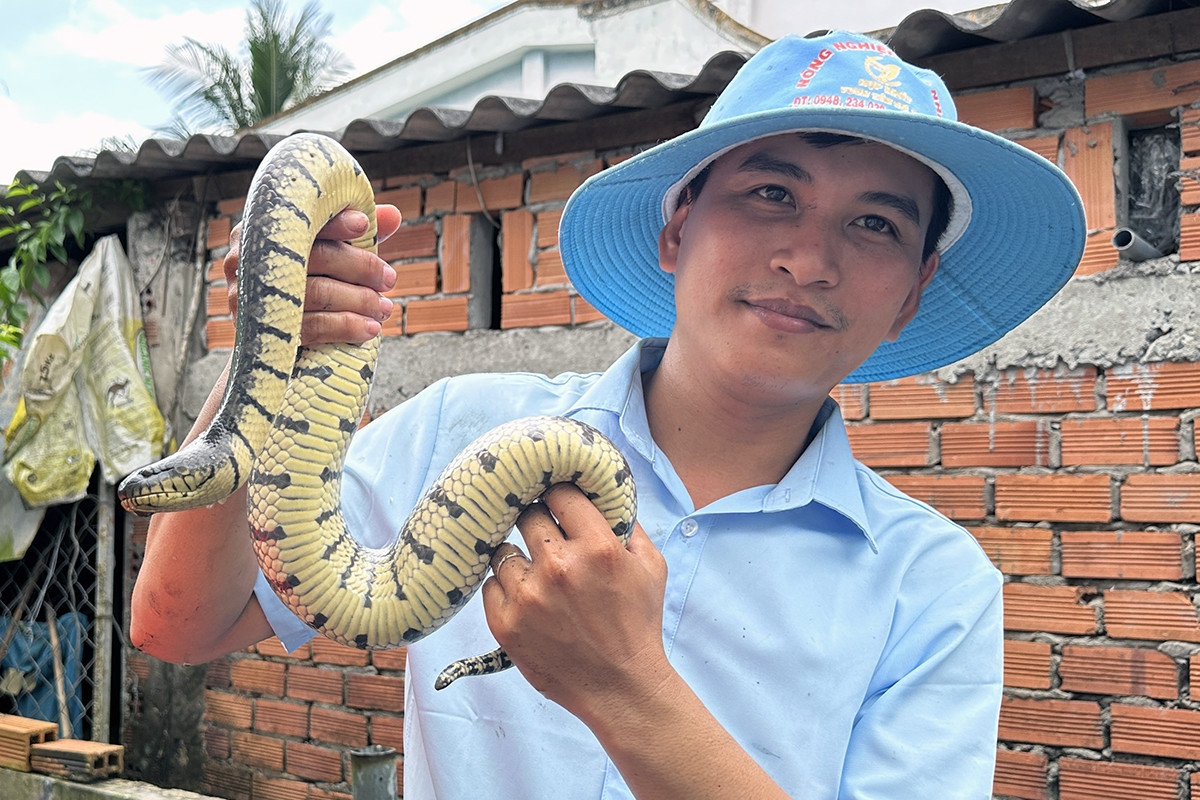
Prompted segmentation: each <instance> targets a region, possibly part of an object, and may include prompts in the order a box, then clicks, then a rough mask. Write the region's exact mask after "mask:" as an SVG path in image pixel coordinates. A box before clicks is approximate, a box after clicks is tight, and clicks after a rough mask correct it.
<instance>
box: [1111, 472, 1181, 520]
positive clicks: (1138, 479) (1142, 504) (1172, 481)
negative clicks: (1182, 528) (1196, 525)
mask: <svg viewBox="0 0 1200 800" xmlns="http://www.w3.org/2000/svg"><path fill="white" fill-rule="evenodd" d="M1121 518H1122V519H1124V520H1127V521H1130V522H1185V523H1187V522H1196V521H1197V520H1200V474H1181V475H1130V476H1129V477H1128V478H1126V479H1125V482H1124V484H1122V485H1121Z"/></svg>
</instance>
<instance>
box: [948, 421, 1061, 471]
mask: <svg viewBox="0 0 1200 800" xmlns="http://www.w3.org/2000/svg"><path fill="white" fill-rule="evenodd" d="M941 454H942V466H944V467H1046V466H1049V465H1050V423H1049V422H1048V421H1046V420H1038V421H1024V422H947V423H946V424H944V425H943V426H942V429H941Z"/></svg>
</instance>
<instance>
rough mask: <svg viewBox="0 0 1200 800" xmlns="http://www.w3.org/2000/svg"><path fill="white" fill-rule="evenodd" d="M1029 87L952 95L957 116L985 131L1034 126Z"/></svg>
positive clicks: (1030, 89)
mask: <svg viewBox="0 0 1200 800" xmlns="http://www.w3.org/2000/svg"><path fill="white" fill-rule="evenodd" d="M1035 102H1036V99H1035V97H1034V91H1033V87H1032V86H1017V87H1013V88H1011V89H989V90H986V91H982V92H972V93H970V94H961V95H955V96H954V106H955V108H956V109H957V111H958V119H959V120H960V121H961V122H966V123H967V124H969V125H974V126H975V127H977V128H983V129H984V130H987V131H1003V130H1012V129H1018V130H1028V129H1030V128H1035V127H1037V123H1036V119H1035V117H1034V103H1035Z"/></svg>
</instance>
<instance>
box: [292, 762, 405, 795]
mask: <svg viewBox="0 0 1200 800" xmlns="http://www.w3.org/2000/svg"><path fill="white" fill-rule="evenodd" d="M403 772H404V771H403V770H402V769H399V764H397V770H396V785H397V787H398V788H397V789H396V796H397V797H401V796H403V794H404V787H403V782H404V775H403ZM308 800H354V797H353V795H351V794H349V793H348V792H335V791H333V790H332V789H326V788H325V787H323V786H314V785H313V784H311V783H310V784H309V785H308Z"/></svg>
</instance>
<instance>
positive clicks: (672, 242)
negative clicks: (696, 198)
mask: <svg viewBox="0 0 1200 800" xmlns="http://www.w3.org/2000/svg"><path fill="white" fill-rule="evenodd" d="M691 209H692V205H691V203H682V202H681V203H680V204H679V206H678V207H677V208H676V209H675V213H674V214H672V215H671V218H670V219H669V220H667V224H666V225H664V226H663V229H662V230H661V231H659V233H658V266H659V269H661V270H662V271H663V272H666V273H669V274H672V275H673V274H675V267H676V265H677V264H678V262H679V246H680V243H681V241H682V240H683V223H684V222H685V221H686V220H687V217H688V213H689V212H690V211H691Z"/></svg>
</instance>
